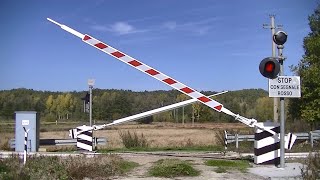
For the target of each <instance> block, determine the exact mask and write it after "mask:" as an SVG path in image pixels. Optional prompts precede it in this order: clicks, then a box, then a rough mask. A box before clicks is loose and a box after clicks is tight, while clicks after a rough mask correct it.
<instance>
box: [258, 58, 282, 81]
mask: <svg viewBox="0 0 320 180" xmlns="http://www.w3.org/2000/svg"><path fill="white" fill-rule="evenodd" d="M259 71H260V73H261V74H262V75H263V76H264V77H266V78H269V79H274V78H276V77H277V76H278V74H279V71H280V64H279V62H278V60H277V59H276V58H274V57H267V58H264V59H263V60H262V61H261V62H260V65H259Z"/></svg>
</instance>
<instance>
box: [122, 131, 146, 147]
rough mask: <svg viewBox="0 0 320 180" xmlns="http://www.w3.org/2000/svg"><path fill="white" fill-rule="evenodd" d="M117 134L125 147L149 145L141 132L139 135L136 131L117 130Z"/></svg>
mask: <svg viewBox="0 0 320 180" xmlns="http://www.w3.org/2000/svg"><path fill="white" fill-rule="evenodd" d="M119 135H120V138H121V140H122V143H123V145H124V146H125V147H126V148H146V147H148V146H149V144H148V141H147V139H146V138H145V137H144V135H143V133H141V135H140V136H139V135H138V134H137V133H136V132H133V133H131V132H130V131H119Z"/></svg>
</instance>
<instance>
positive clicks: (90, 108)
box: [88, 79, 95, 126]
mask: <svg viewBox="0 0 320 180" xmlns="http://www.w3.org/2000/svg"><path fill="white" fill-rule="evenodd" d="M88 85H89V94H90V102H89V103H90V105H89V120H90V126H92V89H93V85H94V79H89V80H88ZM94 124H95V123H94Z"/></svg>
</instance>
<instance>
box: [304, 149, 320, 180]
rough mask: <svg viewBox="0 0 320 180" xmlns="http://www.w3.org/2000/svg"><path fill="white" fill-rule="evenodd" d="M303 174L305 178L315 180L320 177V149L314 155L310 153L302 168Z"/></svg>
mask: <svg viewBox="0 0 320 180" xmlns="http://www.w3.org/2000/svg"><path fill="white" fill-rule="evenodd" d="M301 175H302V178H303V179H307V180H309V179H310V180H315V179H320V151H318V152H316V153H315V154H314V155H313V154H311V153H310V154H309V156H308V158H307V159H306V161H305V165H304V166H303V168H302V169H301Z"/></svg>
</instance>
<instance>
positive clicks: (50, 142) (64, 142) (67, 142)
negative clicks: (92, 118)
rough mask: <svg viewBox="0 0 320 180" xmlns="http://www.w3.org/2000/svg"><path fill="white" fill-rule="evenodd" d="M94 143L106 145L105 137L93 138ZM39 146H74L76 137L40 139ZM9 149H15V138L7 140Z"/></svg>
mask: <svg viewBox="0 0 320 180" xmlns="http://www.w3.org/2000/svg"><path fill="white" fill-rule="evenodd" d="M94 143H95V145H106V144H107V139H106V138H94ZM39 144H40V146H73V145H74V146H76V145H77V139H40V142H39ZM9 145H10V148H11V149H15V146H16V144H15V139H10V140H9Z"/></svg>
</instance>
